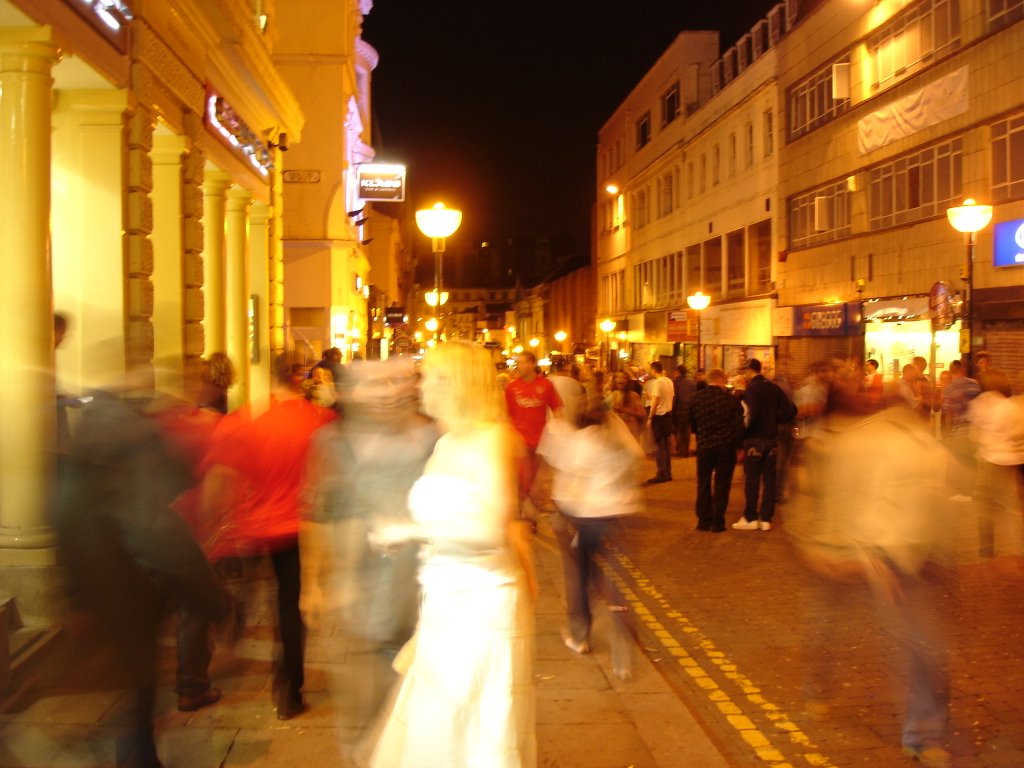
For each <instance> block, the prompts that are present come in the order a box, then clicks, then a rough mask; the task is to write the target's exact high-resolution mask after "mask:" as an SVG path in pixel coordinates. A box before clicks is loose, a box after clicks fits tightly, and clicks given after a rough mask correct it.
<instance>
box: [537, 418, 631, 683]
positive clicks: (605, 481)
mask: <svg viewBox="0 0 1024 768" xmlns="http://www.w3.org/2000/svg"><path fill="white" fill-rule="evenodd" d="M537 450H538V452H539V453H540V454H541V455H542V456H543V457H544V458H545V460H546V461H547V462H548V463H549V464H550V465H551V466H552V467H553V468H554V482H553V487H552V492H551V497H552V499H553V500H554V502H555V503H556V505H557V506H558V512H559V514H560V516H559V518H558V525H557V527H556V528H555V532H556V536H557V538H558V541H559V544H560V548H561V551H562V570H563V575H564V577H565V596H566V610H567V612H568V619H569V627H568V630H567V631H566V632H565V633H564V634H565V637H564V640H565V644H566V647H568V648H569V649H570V650H571V651H573V652H574V653H589V652H590V633H591V625H592V623H593V611H592V608H591V604H590V596H589V591H590V588H591V587H594V590H595V591H596V592H597V593H598V594H599V595H600V596H601V597H602V598H603V599H604V601H605V604H606V605H607V608H608V611H609V614H610V619H611V625H612V626H611V657H612V670H613V672H614V674H615V675H616V677H618V678H620V679H622V680H625V679H628V678H630V677H631V676H632V661H631V658H630V655H631V654H630V630H629V626H628V623H627V621H626V616H627V611H628V608H627V606H626V602H625V600H624V599H623V597H622V595H621V594H620V593H619V590H618V588H617V587H615V585H614V584H612V583H611V582H610V581H609V580H608V579H606V578H605V577H604V573H603V571H602V570H601V567H600V565H599V564H598V562H597V558H598V556H599V555H600V556H604V555H606V547H607V544H608V542H609V540H610V539H612V538H613V537H614V535H615V534H616V533H617V532H618V530H619V529H620V528H621V523H620V519H621V517H622V516H623V515H630V514H633V513H635V512H639V511H641V510H642V509H643V495H642V494H641V492H640V489H639V486H638V485H637V482H636V474H637V471H638V468H639V464H640V462H641V460H642V459H643V458H644V452H643V451H642V450H641V448H640V445H639V444H638V443H637V441H636V438H634V437H633V435H632V433H630V431H629V429H628V428H627V427H626V425H625V424H624V423H623V421H622V419H620V418H619V417H618V416H616V415H615V414H614V413H608V412H607V411H606V410H605V408H604V403H603V402H602V401H601V399H600V398H591V399H589V400H588V401H587V403H586V407H585V408H584V410H583V413H582V416H581V419H580V424H579V428H577V427H576V426H574V425H570V424H568V423H566V422H564V421H560V422H551V423H549V424H548V426H547V427H546V428H545V430H544V436H543V437H542V438H541V442H540V446H539V447H538V449H537Z"/></svg>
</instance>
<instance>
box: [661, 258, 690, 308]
mask: <svg viewBox="0 0 1024 768" xmlns="http://www.w3.org/2000/svg"><path fill="white" fill-rule="evenodd" d="M666 258H667V259H668V262H669V268H668V276H667V280H668V286H667V291H666V297H665V298H666V301H665V303H666V304H667V305H668V306H670V307H677V306H679V305H681V304H682V303H683V301H684V299H685V296H686V293H685V292H684V291H683V286H684V284H685V282H686V274H685V272H684V271H683V267H684V265H685V260H684V258H683V252H682V251H676V252H675V253H673V254H671V255H669V256H668V257H666Z"/></svg>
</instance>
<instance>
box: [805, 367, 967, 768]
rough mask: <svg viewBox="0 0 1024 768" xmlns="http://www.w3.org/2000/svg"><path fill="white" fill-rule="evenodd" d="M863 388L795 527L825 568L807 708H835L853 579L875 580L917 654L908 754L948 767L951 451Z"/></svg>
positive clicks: (842, 387) (815, 595)
mask: <svg viewBox="0 0 1024 768" xmlns="http://www.w3.org/2000/svg"><path fill="white" fill-rule="evenodd" d="M857 384H858V385H859V382H857ZM857 389H858V386H850V385H849V384H848V383H847V382H843V381H837V386H836V387H835V388H834V389H833V397H832V398H831V399H830V406H829V407H830V409H832V411H831V412H830V414H829V415H828V417H827V420H826V423H825V425H824V427H823V429H822V432H821V437H820V440H814V441H811V445H809V446H808V451H807V461H808V465H809V467H810V471H809V473H808V476H809V478H810V482H809V484H808V487H807V489H806V491H805V492H804V493H803V494H802V496H801V498H800V500H799V503H798V504H796V505H794V507H793V508H792V509H791V518H790V526H789V527H790V534H791V535H792V536H793V537H794V540H795V541H796V542H797V543H798V545H799V546H800V548H801V551H802V552H803V554H804V556H805V558H806V561H807V563H808V564H809V566H810V567H811V569H812V571H813V573H814V574H815V575H816V578H815V579H813V580H812V582H811V587H812V588H811V591H810V594H809V598H810V599H811V605H810V606H809V611H808V616H807V626H806V627H805V630H804V636H805V638H806V655H807V658H808V659H810V665H809V668H808V678H807V681H806V685H805V693H806V696H807V711H808V713H809V714H811V715H812V716H813V717H815V718H817V719H827V717H828V716H829V713H830V704H831V700H832V698H833V696H835V695H836V682H841V681H836V680H835V677H836V672H837V671H838V670H841V669H842V668H843V667H842V658H843V650H842V648H841V647H840V645H839V644H838V643H837V640H836V635H835V630H836V628H837V627H839V626H841V625H842V623H843V621H844V618H845V616H846V614H845V613H844V611H845V606H846V605H847V604H848V603H849V602H850V600H851V585H858V584H860V585H863V586H864V587H866V588H867V589H868V592H869V594H870V596H871V597H872V598H873V601H874V604H875V607H876V609H877V611H878V613H879V615H880V617H881V618H882V619H883V621H884V626H885V629H886V631H887V633H888V635H889V636H891V637H893V638H895V639H896V640H897V641H898V642H899V643H900V645H901V646H902V647H903V649H904V650H905V651H906V653H907V655H908V657H909V667H908V668H907V669H906V670H904V671H905V672H906V677H907V685H908V692H907V701H906V709H905V713H904V719H903V732H902V737H901V741H902V745H903V751H904V752H905V753H906V754H907V755H909V756H911V757H913V758H914V759H916V760H918V761H919V762H920V763H921V764H922V765H924V766H927V767H928V768H948V766H949V765H951V758H950V755H949V753H948V752H947V751H946V750H945V748H944V747H943V741H944V739H945V734H946V722H947V717H948V709H949V682H948V677H947V672H946V639H945V632H944V628H943V626H942V619H943V617H942V615H941V613H940V611H939V599H940V596H941V594H942V590H943V589H944V588H945V586H946V581H947V578H946V575H945V574H946V572H947V571H946V565H947V559H948V553H949V544H950V542H949V538H950V534H951V533H952V532H953V531H955V530H956V526H955V524H952V523H953V521H951V520H950V519H949V518H948V509H949V505H948V504H946V503H944V502H943V500H942V498H941V496H942V485H941V466H942V464H941V457H942V451H941V448H940V447H939V444H938V443H937V441H935V439H934V438H933V437H932V436H931V435H930V434H929V432H928V430H927V429H926V427H925V425H923V424H922V423H921V421H920V419H919V418H918V417H917V416H916V415H915V414H912V412H910V411H909V410H907V409H906V408H903V407H901V406H897V407H892V408H887V409H885V410H883V411H881V412H874V410H873V407H872V406H871V404H870V402H869V401H868V400H867V398H866V396H865V395H864V394H863V393H858V392H857ZM861 489H863V491H864V492H859V491H860V490H861Z"/></svg>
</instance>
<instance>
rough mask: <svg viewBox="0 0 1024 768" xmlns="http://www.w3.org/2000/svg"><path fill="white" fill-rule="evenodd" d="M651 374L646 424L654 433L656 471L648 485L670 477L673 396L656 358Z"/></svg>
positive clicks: (673, 392) (667, 479) (661, 481)
mask: <svg viewBox="0 0 1024 768" xmlns="http://www.w3.org/2000/svg"><path fill="white" fill-rule="evenodd" d="M651 376H652V377H653V380H652V382H651V410H650V413H649V414H648V416H647V424H648V426H649V427H650V428H651V432H652V433H653V435H654V446H655V461H656V462H657V465H658V471H657V474H655V476H654V477H652V478H651V479H650V480H648V481H647V483H648V485H650V484H652V483H667V482H669V481H670V480H671V479H672V432H673V425H672V400H673V399H674V398H675V389H674V388H673V386H672V381H671V380H670V379H669V378H668V377H666V376H665V369H664V367H662V365H661V363H659V362H658V361H657V360H655V361H654V362H653V363H651Z"/></svg>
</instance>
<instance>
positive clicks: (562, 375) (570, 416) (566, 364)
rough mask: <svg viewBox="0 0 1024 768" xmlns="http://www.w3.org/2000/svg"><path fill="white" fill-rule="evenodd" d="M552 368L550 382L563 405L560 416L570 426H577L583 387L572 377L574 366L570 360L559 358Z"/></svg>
mask: <svg viewBox="0 0 1024 768" xmlns="http://www.w3.org/2000/svg"><path fill="white" fill-rule="evenodd" d="M551 367H552V373H551V376H550V378H549V379H548V381H550V382H551V384H552V385H553V386H554V387H555V391H556V392H557V393H558V399H559V401H560V402H561V403H562V408H561V411H560V412H559V413H560V416H561V417H562V418H563V419H565V420H566V421H568V422H569V423H570V424H575V423H576V421H577V420H578V419H579V415H580V402H581V400H582V399H583V385H582V384H580V383H579V381H577V380H576V379H575V378H574V377H573V376H572V367H573V366H572V363H571V362H570V361H569V358H567V357H562V358H559V360H558V361H557V362H556V363H554V364H553V365H552V366H551Z"/></svg>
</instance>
